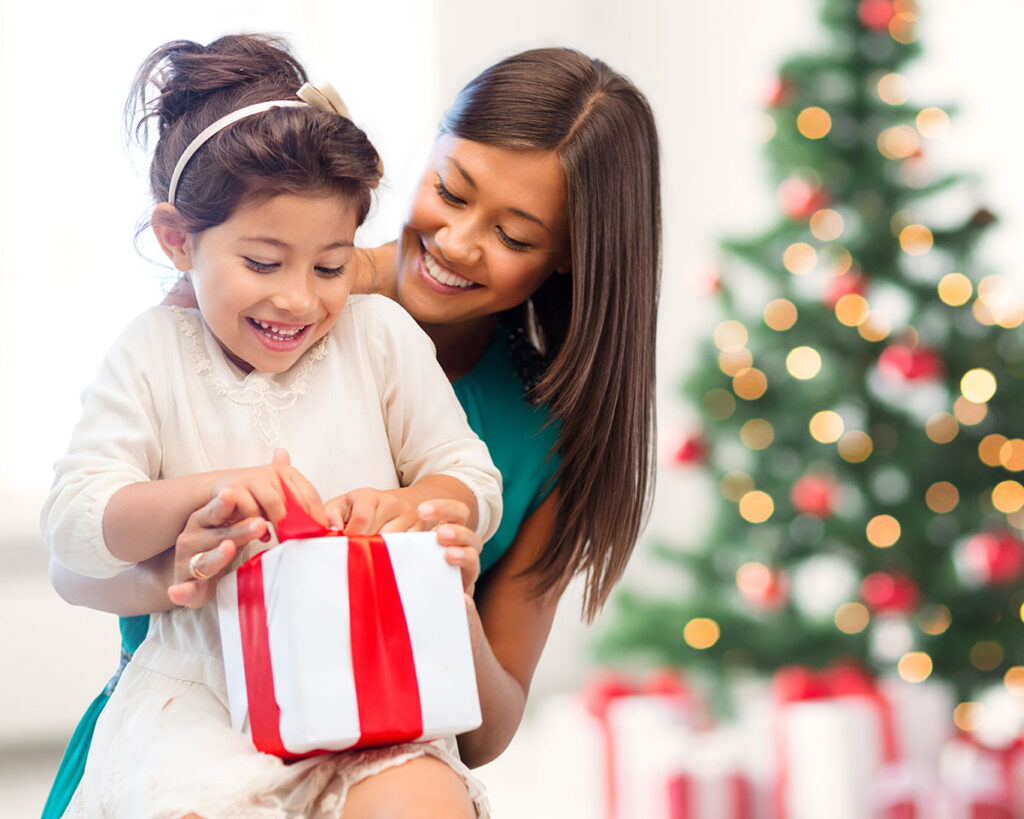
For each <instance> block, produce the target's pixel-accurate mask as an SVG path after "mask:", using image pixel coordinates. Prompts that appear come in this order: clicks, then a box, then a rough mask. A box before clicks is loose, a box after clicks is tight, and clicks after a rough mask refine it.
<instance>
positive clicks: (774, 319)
mask: <svg viewBox="0 0 1024 819" xmlns="http://www.w3.org/2000/svg"><path fill="white" fill-rule="evenodd" d="M796 318H797V310H796V305H795V304H793V302H791V301H789V299H774V300H772V301H770V302H768V304H767V305H766V306H765V308H764V323H765V324H767V325H768V326H769V327H771V329H773V330H778V331H779V332H782V331H783V330H788V329H789V328H790V327H792V326H793V325H794V324H796Z"/></svg>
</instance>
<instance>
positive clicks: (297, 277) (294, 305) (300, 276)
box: [271, 269, 317, 318]
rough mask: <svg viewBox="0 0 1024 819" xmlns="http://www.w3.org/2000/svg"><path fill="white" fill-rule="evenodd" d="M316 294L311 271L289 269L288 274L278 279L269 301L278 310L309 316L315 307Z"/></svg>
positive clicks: (300, 316) (301, 316)
mask: <svg viewBox="0 0 1024 819" xmlns="http://www.w3.org/2000/svg"><path fill="white" fill-rule="evenodd" d="M316 302H317V294H316V287H315V282H314V280H313V273H312V272H311V271H305V270H299V269H296V270H293V271H290V275H288V276H283V277H281V278H280V279H279V286H278V287H277V289H276V290H275V291H274V294H273V296H272V297H271V303H272V304H273V305H274V307H276V308H277V309H278V310H282V311H284V312H287V313H291V314H292V315H293V316H295V317H296V318H304V317H306V316H309V315H310V314H311V313H312V312H313V310H314V308H315V307H316Z"/></svg>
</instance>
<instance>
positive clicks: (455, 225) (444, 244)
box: [434, 219, 480, 264]
mask: <svg viewBox="0 0 1024 819" xmlns="http://www.w3.org/2000/svg"><path fill="white" fill-rule="evenodd" d="M434 242H435V244H436V245H437V248H438V250H439V251H440V252H441V255H442V256H444V258H445V259H448V260H449V261H452V262H455V263H457V264H473V263H475V262H477V261H478V260H479V258H480V243H479V241H478V237H477V229H476V226H475V225H474V224H473V223H472V222H471V221H470V220H468V219H464V220H452V221H450V222H448V223H447V224H445V225H443V226H442V227H440V228H438V230H437V231H436V232H435V234H434Z"/></svg>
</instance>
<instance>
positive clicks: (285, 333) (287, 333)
mask: <svg viewBox="0 0 1024 819" xmlns="http://www.w3.org/2000/svg"><path fill="white" fill-rule="evenodd" d="M253 321H254V322H256V324H257V325H258V326H259V327H260V329H262V330H265V331H266V332H267V333H269V334H270V335H273V336H276V337H277V338H280V339H289V338H295V336H297V335H298V334H299V333H301V332H302V331H303V330H304V329H305V328H304V327H299V328H298V329H296V330H281V329H279V328H277V327H275V326H274V325H272V324H267V322H265V321H260V320H259V319H253Z"/></svg>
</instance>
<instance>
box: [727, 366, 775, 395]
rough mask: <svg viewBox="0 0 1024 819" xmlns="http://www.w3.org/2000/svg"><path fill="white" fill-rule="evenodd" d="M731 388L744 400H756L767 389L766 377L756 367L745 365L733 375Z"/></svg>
mask: <svg viewBox="0 0 1024 819" xmlns="http://www.w3.org/2000/svg"><path fill="white" fill-rule="evenodd" d="M732 389H733V392H735V393H736V395H738V396H739V397H740V398H742V399H743V400H744V401H756V400H757V399H758V398H760V397H761V396H762V395H764V393H765V390H767V389H768V378H767V377H766V376H765V374H764V373H763V372H761V371H760V370H759V369H757V367H747V369H745V370H740V371H739V372H738V373H736V375H735V376H734V377H733V379H732Z"/></svg>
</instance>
